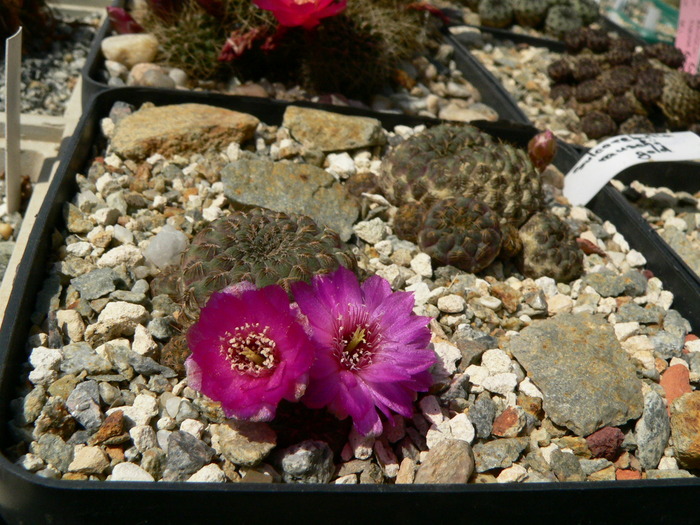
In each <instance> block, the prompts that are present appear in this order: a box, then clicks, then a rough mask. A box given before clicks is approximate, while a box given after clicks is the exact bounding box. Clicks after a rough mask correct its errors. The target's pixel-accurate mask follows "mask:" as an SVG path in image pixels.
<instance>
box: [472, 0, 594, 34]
mask: <svg viewBox="0 0 700 525" xmlns="http://www.w3.org/2000/svg"><path fill="white" fill-rule="evenodd" d="M471 8H472V9H474V10H475V11H476V12H477V13H478V14H479V18H480V20H481V24H482V25H484V26H489V27H497V28H505V27H509V26H511V25H512V24H514V23H517V24H519V25H521V26H523V27H532V28H539V29H543V30H544V31H545V32H546V33H548V34H550V35H551V36H553V37H556V38H559V39H561V38H563V37H564V36H565V35H566V34H567V33H569V32H571V31H574V30H576V29H579V28H581V27H585V26H588V25H589V24H592V23H593V22H595V21H596V20H597V19H598V17H599V15H600V13H599V9H598V3H597V2H596V1H595V0H478V2H473V4H472V6H471Z"/></svg>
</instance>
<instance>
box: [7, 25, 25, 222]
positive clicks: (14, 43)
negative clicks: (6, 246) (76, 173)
mask: <svg viewBox="0 0 700 525" xmlns="http://www.w3.org/2000/svg"><path fill="white" fill-rule="evenodd" d="M21 71H22V28H21V27H20V28H19V29H18V30H17V32H16V33H15V34H14V35H12V36H11V37H10V38H8V39H7V40H5V203H6V204H7V212H8V213H14V212H16V211H18V210H19V205H20V191H21V181H22V173H21V171H20V170H21V168H20V160H19V159H20V153H21V149H20V144H19V141H20V121H19V115H20V100H21V99H20V74H21Z"/></svg>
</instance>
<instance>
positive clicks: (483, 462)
mask: <svg viewBox="0 0 700 525" xmlns="http://www.w3.org/2000/svg"><path fill="white" fill-rule="evenodd" d="M527 444H528V440H527V438H504V439H496V440H494V441H486V442H485V443H478V444H476V445H474V458H475V460H476V471H477V472H486V471H488V470H492V469H495V468H508V467H510V466H511V465H512V464H513V463H514V462H515V461H516V460H517V459H518V457H520V454H521V453H522V451H523V450H525V447H527Z"/></svg>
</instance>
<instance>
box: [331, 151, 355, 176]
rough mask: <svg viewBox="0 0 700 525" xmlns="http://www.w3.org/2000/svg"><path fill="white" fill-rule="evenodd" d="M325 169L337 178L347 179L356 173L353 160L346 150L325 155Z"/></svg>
mask: <svg viewBox="0 0 700 525" xmlns="http://www.w3.org/2000/svg"><path fill="white" fill-rule="evenodd" d="M326 171H327V172H328V173H330V174H331V175H333V176H334V177H336V178H338V179H341V180H343V179H347V178H348V177H350V176H352V175H354V174H355V173H356V169H355V161H354V160H352V157H351V156H350V154H349V153H348V152H343V153H329V154H328V155H327V156H326Z"/></svg>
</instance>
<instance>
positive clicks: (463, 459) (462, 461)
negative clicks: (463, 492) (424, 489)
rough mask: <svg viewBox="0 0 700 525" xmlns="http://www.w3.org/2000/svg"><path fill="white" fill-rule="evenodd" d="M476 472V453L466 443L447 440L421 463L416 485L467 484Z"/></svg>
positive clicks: (430, 452)
mask: <svg viewBox="0 0 700 525" xmlns="http://www.w3.org/2000/svg"><path fill="white" fill-rule="evenodd" d="M473 472H474V453H473V452H472V447H471V446H470V445H469V443H467V442H466V441H462V440H459V439H445V440H444V441H441V442H440V443H438V444H437V445H436V446H435V448H433V449H431V450H430V451H429V452H428V454H427V455H426V457H425V459H424V460H423V461H422V462H421V465H420V466H419V467H418V470H417V472H416V475H415V480H414V482H415V483H445V484H454V483H466V482H467V481H468V480H469V478H470V477H471V475H472V473H473Z"/></svg>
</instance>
